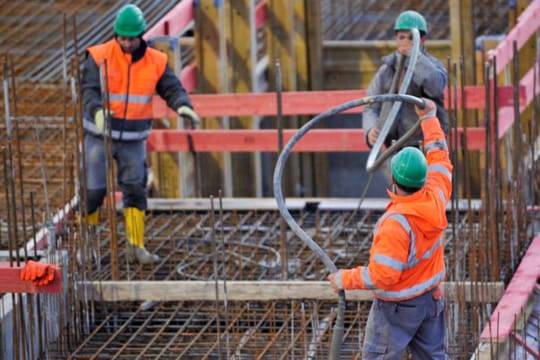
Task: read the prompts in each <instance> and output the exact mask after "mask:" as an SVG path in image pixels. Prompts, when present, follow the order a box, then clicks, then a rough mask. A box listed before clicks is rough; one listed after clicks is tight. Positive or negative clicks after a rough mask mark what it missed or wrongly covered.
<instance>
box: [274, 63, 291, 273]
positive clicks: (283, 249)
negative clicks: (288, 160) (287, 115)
mask: <svg viewBox="0 0 540 360" xmlns="http://www.w3.org/2000/svg"><path fill="white" fill-rule="evenodd" d="M281 76H282V75H281V63H280V62H279V59H278V60H277V61H276V106H277V109H276V110H277V115H276V119H277V130H278V154H281V152H282V151H283V115H282V111H283V108H282V103H281V101H282V99H281V93H282V83H281V81H282V77H281ZM279 239H280V253H281V276H282V278H283V280H287V279H288V278H289V271H288V264H287V262H288V259H287V233H286V225H285V219H283V218H280V219H279Z"/></svg>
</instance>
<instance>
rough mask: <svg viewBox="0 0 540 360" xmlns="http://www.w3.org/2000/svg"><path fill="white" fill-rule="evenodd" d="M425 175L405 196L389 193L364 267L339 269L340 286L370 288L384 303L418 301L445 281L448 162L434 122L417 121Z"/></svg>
mask: <svg viewBox="0 0 540 360" xmlns="http://www.w3.org/2000/svg"><path fill="white" fill-rule="evenodd" d="M422 131H423V133H424V144H425V149H424V150H425V153H426V158H427V163H428V176H427V180H426V183H425V185H424V187H423V188H422V189H420V190H418V191H417V192H415V193H414V194H411V195H409V196H397V195H395V194H393V193H391V192H390V191H388V194H389V195H390V198H391V202H390V203H389V204H388V206H387V208H386V212H385V213H384V214H383V216H382V217H381V218H380V219H379V221H378V222H377V225H376V227H375V230H374V231H375V233H374V237H373V244H372V246H371V252H370V258H369V264H368V266H359V267H357V268H354V269H347V270H343V271H342V275H341V281H342V284H343V288H344V289H346V290H352V289H369V290H373V293H374V296H375V297H377V298H379V299H383V300H388V301H401V300H405V299H410V298H414V297H417V296H419V295H421V294H423V293H425V292H426V291H428V290H430V289H432V288H434V287H436V286H437V285H438V284H439V283H440V282H441V281H443V279H444V277H445V266H444V258H443V255H444V236H443V235H444V230H445V229H446V227H447V225H448V222H447V219H446V205H447V203H448V201H449V200H450V196H451V193H452V164H451V162H450V158H449V155H448V149H447V144H446V140H445V136H444V133H443V131H442V129H441V126H440V124H439V121H438V119H437V118H435V117H433V118H431V119H427V120H424V121H423V122H422Z"/></svg>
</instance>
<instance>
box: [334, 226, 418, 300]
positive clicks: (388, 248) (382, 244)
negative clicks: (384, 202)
mask: <svg viewBox="0 0 540 360" xmlns="http://www.w3.org/2000/svg"><path fill="white" fill-rule="evenodd" d="M409 247H410V236H409V234H408V233H407V231H406V230H405V229H404V228H403V227H402V226H401V225H400V224H399V222H398V221H397V220H395V219H393V218H387V219H384V220H383V221H382V222H381V223H380V224H379V226H378V229H377V231H376V232H375V236H374V238H373V245H372V246H371V250H370V258H369V264H368V266H359V267H356V268H353V269H346V270H342V275H341V282H342V285H343V288H344V289H345V290H354V289H367V290H374V289H387V288H390V287H391V286H392V285H394V284H396V283H397V282H398V281H399V280H400V278H401V273H402V272H403V270H404V269H405V264H406V263H407V256H408V253H409Z"/></svg>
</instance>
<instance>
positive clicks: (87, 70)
mask: <svg viewBox="0 0 540 360" xmlns="http://www.w3.org/2000/svg"><path fill="white" fill-rule="evenodd" d="M81 91H82V103H83V110H84V112H85V113H86V114H87V115H88V116H90V117H91V119H88V120H90V121H94V114H95V113H96V111H97V110H98V109H99V108H102V107H103V104H102V102H101V86H100V81H99V67H98V66H97V64H96V62H95V61H94V59H93V58H92V56H91V55H90V54H89V53H87V56H86V60H85V61H84V63H83V70H82V81H81Z"/></svg>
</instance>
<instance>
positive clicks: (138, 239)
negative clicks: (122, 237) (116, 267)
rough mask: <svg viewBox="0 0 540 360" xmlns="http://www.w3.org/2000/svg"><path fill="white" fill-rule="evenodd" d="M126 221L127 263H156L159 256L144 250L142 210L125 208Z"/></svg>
mask: <svg viewBox="0 0 540 360" xmlns="http://www.w3.org/2000/svg"><path fill="white" fill-rule="evenodd" d="M124 218H125V221H126V240H127V243H128V244H127V252H126V257H127V260H128V261H129V262H135V261H138V262H139V263H140V264H150V263H152V262H154V263H155V262H158V261H159V256H157V255H155V254H152V253H150V252H149V251H148V250H146V249H145V248H144V210H139V209H137V208H125V209H124Z"/></svg>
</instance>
